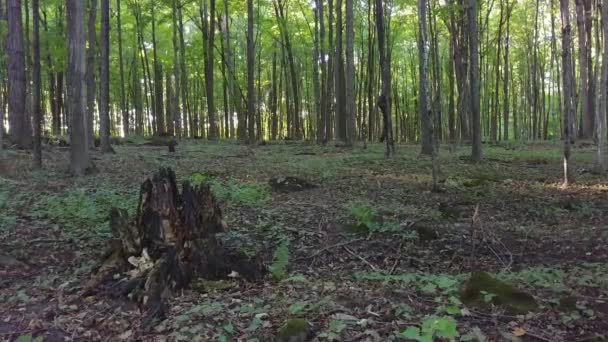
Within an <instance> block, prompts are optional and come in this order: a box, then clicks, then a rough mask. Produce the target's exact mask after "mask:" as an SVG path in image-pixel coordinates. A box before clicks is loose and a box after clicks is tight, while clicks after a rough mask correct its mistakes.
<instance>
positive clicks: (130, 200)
mask: <svg viewBox="0 0 608 342" xmlns="http://www.w3.org/2000/svg"><path fill="white" fill-rule="evenodd" d="M136 207H137V196H135V195H134V194H120V193H118V192H115V191H111V190H103V189H95V190H88V189H85V188H75V189H71V190H68V191H66V192H64V193H54V194H48V195H46V196H43V197H42V198H41V199H40V200H39V201H38V202H37V203H36V204H35V205H34V208H33V210H32V212H33V213H34V214H35V215H36V216H38V217H44V218H49V219H51V220H53V221H54V222H56V223H61V224H64V225H66V226H71V227H86V228H88V229H86V230H84V231H90V232H93V233H97V234H100V235H103V236H106V235H108V234H109V233H110V231H109V220H110V217H109V213H110V209H111V208H119V209H125V210H127V211H129V212H131V213H132V212H133V211H134V210H135V209H136Z"/></svg>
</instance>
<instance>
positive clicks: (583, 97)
mask: <svg viewBox="0 0 608 342" xmlns="http://www.w3.org/2000/svg"><path fill="white" fill-rule="evenodd" d="M583 1H584V0H576V1H575V2H576V26H577V31H578V60H579V70H580V78H581V79H580V89H579V91H580V104H581V122H582V125H581V127H580V132H579V135H580V137H581V138H590V137H591V135H592V134H593V129H592V126H591V123H592V122H593V113H592V112H591V108H589V93H588V91H589V88H588V86H589V80H588V76H589V75H588V73H587V70H588V68H589V64H588V63H589V60H588V59H587V49H588V45H587V36H586V30H585V8H584V4H583ZM590 128H591V130H590Z"/></svg>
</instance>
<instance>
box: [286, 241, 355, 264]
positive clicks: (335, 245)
mask: <svg viewBox="0 0 608 342" xmlns="http://www.w3.org/2000/svg"><path fill="white" fill-rule="evenodd" d="M362 240H363V239H354V240H349V241H343V242H340V243H336V244H334V245H330V246H327V247H325V248H321V249H319V250H318V251H316V252H315V253H313V254H311V255H309V256H306V257H301V258H298V259H297V260H307V259H312V258H314V257H316V256H317V255H319V254H322V253H324V252H326V251H328V250H330V249H334V248H338V247H343V246H346V245H350V244H353V243H355V242H359V241H362Z"/></svg>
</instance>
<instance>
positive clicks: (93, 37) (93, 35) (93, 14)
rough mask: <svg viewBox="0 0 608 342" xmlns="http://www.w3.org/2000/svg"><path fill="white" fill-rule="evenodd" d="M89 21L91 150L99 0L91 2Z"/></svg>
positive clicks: (88, 139)
mask: <svg viewBox="0 0 608 342" xmlns="http://www.w3.org/2000/svg"><path fill="white" fill-rule="evenodd" d="M88 4H89V9H88V10H89V20H88V22H87V24H88V26H87V37H88V38H87V40H88V42H87V70H86V82H87V92H86V94H87V112H86V116H85V125H86V128H87V130H86V134H87V144H89V148H93V146H95V145H94V142H93V140H94V139H95V133H94V130H95V127H94V122H95V96H96V89H95V85H96V83H95V65H96V64H95V55H96V54H97V32H96V26H95V24H96V22H97V0H89V2H88Z"/></svg>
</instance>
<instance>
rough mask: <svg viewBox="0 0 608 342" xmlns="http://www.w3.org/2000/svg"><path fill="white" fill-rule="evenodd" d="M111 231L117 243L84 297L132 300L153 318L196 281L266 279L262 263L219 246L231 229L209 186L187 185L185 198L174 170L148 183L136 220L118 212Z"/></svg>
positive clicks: (87, 286)
mask: <svg viewBox="0 0 608 342" xmlns="http://www.w3.org/2000/svg"><path fill="white" fill-rule="evenodd" d="M110 226H111V229H112V234H113V237H114V238H113V240H112V241H111V242H110V248H109V250H108V252H107V253H106V255H105V256H104V258H103V261H102V262H101V263H100V265H99V266H98V267H97V268H96V271H95V272H94V274H93V276H92V277H91V279H90V281H89V282H88V284H87V285H86V289H87V290H86V291H85V292H87V293H94V292H108V293H110V294H112V295H116V296H128V297H130V298H131V299H133V300H136V301H137V302H138V303H140V304H141V307H142V310H144V311H145V313H146V314H147V317H150V318H158V317H163V316H164V314H165V312H166V301H165V298H166V297H167V296H168V295H169V294H170V293H171V292H172V291H174V290H178V289H184V288H187V287H188V286H189V285H190V283H191V282H192V281H193V280H194V279H196V278H199V277H200V278H206V279H221V278H226V277H227V276H228V275H229V274H231V273H232V272H233V271H235V272H237V273H238V274H240V275H241V276H242V277H243V278H245V279H247V280H249V281H258V280H260V279H261V278H262V275H263V272H262V271H263V269H264V268H263V264H262V262H261V259H260V258H258V257H254V258H251V257H247V256H245V255H244V254H242V253H239V252H238V251H234V250H228V249H226V248H224V247H223V246H221V244H220V243H219V242H218V240H217V238H216V236H215V234H216V233H219V232H222V231H223V230H225V229H226V224H225V223H224V220H223V218H222V211H221V209H220V207H219V206H218V204H217V203H216V202H215V198H214V197H213V194H212V193H211V190H210V188H209V186H208V185H200V186H192V185H191V184H190V183H189V182H184V183H183V185H182V191H181V193H180V192H179V190H178V187H177V183H176V179H175V173H174V172H173V171H172V170H171V169H165V168H163V169H161V170H160V171H159V172H158V173H156V174H154V176H152V177H149V178H148V179H146V180H145V181H144V183H143V184H142V186H141V192H140V198H139V205H138V208H137V214H136V216H135V218H130V217H129V215H128V213H127V212H126V211H124V210H119V209H114V210H112V211H111V213H110ZM117 274H118V275H119V276H116V275H117Z"/></svg>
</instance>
